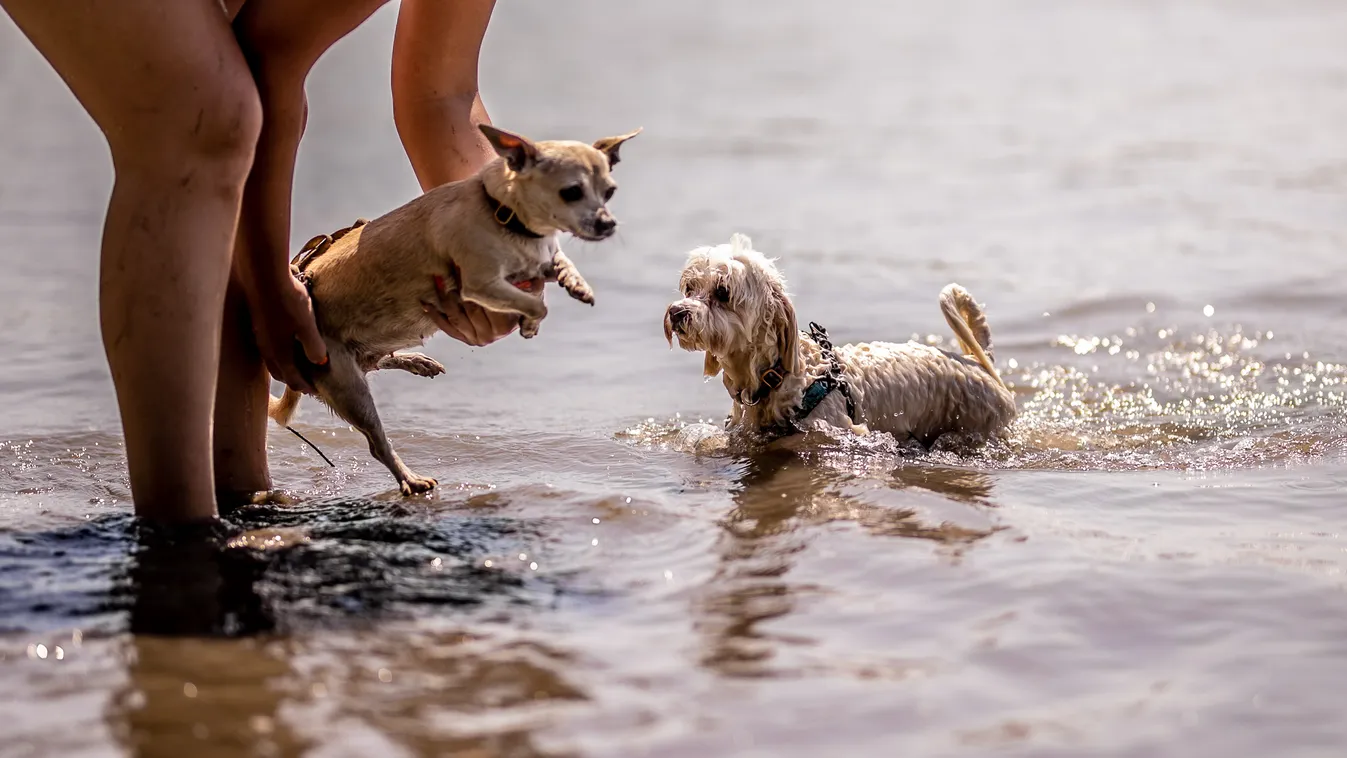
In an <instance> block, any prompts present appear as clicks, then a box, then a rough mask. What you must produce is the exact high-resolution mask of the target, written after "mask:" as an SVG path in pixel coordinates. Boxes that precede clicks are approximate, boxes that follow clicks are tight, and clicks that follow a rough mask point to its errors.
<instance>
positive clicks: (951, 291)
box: [940, 284, 1006, 388]
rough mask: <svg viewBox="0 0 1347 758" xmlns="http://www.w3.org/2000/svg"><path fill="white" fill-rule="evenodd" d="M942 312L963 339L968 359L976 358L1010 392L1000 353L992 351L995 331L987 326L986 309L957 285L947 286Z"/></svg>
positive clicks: (942, 293)
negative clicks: (998, 362) (1001, 370)
mask: <svg viewBox="0 0 1347 758" xmlns="http://www.w3.org/2000/svg"><path fill="white" fill-rule="evenodd" d="M940 312H941V313H943V314H945V321H946V322H947V323H948V324H949V328H951V329H953V330H954V336H956V337H958V338H959V345H960V347H961V348H962V349H963V353H964V355H971V356H972V357H973V358H976V359H977V362H978V363H979V364H981V365H982V368H983V369H985V370H986V371H987V373H988V374H991V375H992V378H993V379H995V380H996V383H997V384H999V385H1001V387H1002V388H1006V383H1005V381H1004V380H1002V379H1001V374H1000V373H998V372H997V370H996V364H995V363H994V361H995V360H996V358H995V355H996V352H995V350H994V349H993V348H992V329H991V327H990V326H988V325H987V314H985V313H983V311H982V306H981V305H978V302H977V301H976V300H974V299H973V295H972V294H970V293H969V292H968V290H966V289H964V288H963V287H960V286H959V285H957V284H949V285H946V286H945V288H944V289H943V290H941V291H940Z"/></svg>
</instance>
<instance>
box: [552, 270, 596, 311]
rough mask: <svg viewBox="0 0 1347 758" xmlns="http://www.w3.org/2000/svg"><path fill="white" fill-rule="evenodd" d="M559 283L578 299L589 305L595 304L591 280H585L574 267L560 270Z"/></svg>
mask: <svg viewBox="0 0 1347 758" xmlns="http://www.w3.org/2000/svg"><path fill="white" fill-rule="evenodd" d="M557 284H560V285H561V288H562V289H564V290H566V293H567V294H568V295H570V296H571V297H573V298H575V299H576V300H579V301H580V302H582V303H585V304H587V305H593V304H594V290H592V289H590V287H589V282H587V281H585V278H584V277H583V276H580V272H579V271H576V270H575V268H574V267H568V268H564V269H562V270H561V271H560V272H558V276H557Z"/></svg>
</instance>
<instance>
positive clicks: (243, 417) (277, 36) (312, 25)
mask: <svg viewBox="0 0 1347 758" xmlns="http://www.w3.org/2000/svg"><path fill="white" fill-rule="evenodd" d="M384 2H386V0H319V1H315V0H268V2H266V3H259V2H255V1H254V2H248V3H238V2H237V0H235V3H236V6H237V5H241V6H242V10H241V11H240V12H239V13H238V15H237V17H236V19H235V23H234V30H235V33H236V36H237V39H238V44H239V45H240V46H241V48H242V49H243V51H244V53H245V58H246V59H247V61H248V63H249V66H250V68H251V70H252V73H253V76H254V79H255V81H256V83H257V86H258V90H259V95H260V97H261V100H262V108H263V111H264V112H265V114H266V119H265V121H264V123H263V126H262V131H261V135H260V136H259V139H258V146H257V155H256V160H255V161H254V164H253V169H252V172H251V173H250V175H249V177H248V182H247V189H246V191H245V194H244V199H243V204H242V208H243V210H242V217H241V219H240V224H239V240H238V245H237V247H236V252H235V259H234V263H235V265H234V270H233V276H232V278H231V283H230V297H229V299H228V300H227V302H226V311H225V333H224V335H223V337H222V342H221V354H220V376H219V388H218V391H217V394H216V405H215V414H216V415H215V418H216V425H215V466H216V471H215V478H216V489H217V496H218V497H220V498H221V500H222V502H223V501H228V502H229V503H231V504H234V503H242V502H252V501H255V500H256V499H257V498H258V495H259V493H264V492H266V491H267V490H269V489H270V488H271V473H270V470H269V468H268V465H267V428H268V419H267V399H268V395H269V392H270V386H271V372H269V371H268V369H267V366H266V363H265V362H264V355H263V350H261V349H260V348H259V346H258V339H257V337H256V336H255V335H257V334H258V329H257V326H258V324H257V322H256V321H255V319H257V318H259V317H261V318H263V319H265V318H267V316H268V314H267V311H268V310H269V309H274V306H275V304H276V303H277V302H278V301H279V300H281V299H282V298H283V297H284V295H285V294H289V293H275V292H271V291H270V287H269V286H268V283H269V282H270V283H271V284H273V285H274V283H275V282H277V281H281V282H288V281H289V279H290V275H289V271H288V268H287V264H288V262H289V259H290V251H289V244H290V207H291V195H292V192H293V183H294V169H295V156H296V153H297V152H298V149H299V141H300V139H301V138H302V136H303V134H304V130H305V127H306V125H307V117H308V107H307V102H306V99H305V96H304V80H305V78H306V77H307V76H308V73H309V70H310V69H311V68H312V67H313V64H314V63H315V62H316V61H317V60H318V58H319V56H321V55H322V54H323V53H324V52H326V51H327V49H328V48H329V47H331V46H332V45H333V44H334V43H336V42H337V40H339V39H341V38H342V37H344V36H345V35H346V34H348V33H349V32H350V31H351V30H353V29H355V28H356V27H357V26H359V25H360V24H361V23H362V22H363V21H364V20H365V19H366V18H368V17H369V15H370V14H371V13H373V12H374V11H375V10H376V9H378V7H379V6H381V5H383V4H384ZM235 9H236V10H237V8H235ZM285 337H286V335H285V334H284V332H281V333H280V334H279V335H278V336H276V337H275V340H274V341H276V342H278V343H279V342H282V341H284V340H285ZM286 347H288V345H285V346H281V345H277V346H276V347H275V348H273V349H276V350H284V349H286Z"/></svg>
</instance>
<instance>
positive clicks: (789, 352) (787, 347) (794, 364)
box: [772, 286, 800, 374]
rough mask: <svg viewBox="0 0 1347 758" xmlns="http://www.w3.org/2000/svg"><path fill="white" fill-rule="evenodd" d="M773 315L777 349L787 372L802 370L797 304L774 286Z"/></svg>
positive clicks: (792, 372)
mask: <svg viewBox="0 0 1347 758" xmlns="http://www.w3.org/2000/svg"><path fill="white" fill-rule="evenodd" d="M772 300H773V310H774V313H773V316H772V319H773V321H774V322H775V323H774V324H773V326H774V327H775V328H776V349H777V353H778V354H779V355H780V356H781V365H782V366H784V367H785V369H786V373H791V374H794V373H799V371H800V329H799V327H798V326H796V324H795V306H794V305H791V302H790V298H789V297H788V296H787V295H786V293H785V291H784V290H782V289H781V288H780V287H777V286H773V287H772Z"/></svg>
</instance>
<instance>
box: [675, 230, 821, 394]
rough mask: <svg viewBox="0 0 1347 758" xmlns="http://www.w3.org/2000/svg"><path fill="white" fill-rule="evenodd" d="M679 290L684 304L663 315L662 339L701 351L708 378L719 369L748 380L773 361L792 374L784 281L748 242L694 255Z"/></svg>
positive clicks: (794, 364)
mask: <svg viewBox="0 0 1347 758" xmlns="http://www.w3.org/2000/svg"><path fill="white" fill-rule="evenodd" d="M678 286H679V290H680V291H681V292H682V295H683V298H682V299H681V300H678V301H676V302H673V303H671V304H670V305H669V307H668V308H667V309H666V310H665V312H664V336H665V338H666V339H668V340H669V342H670V344H672V343H673V338H674V337H675V336H677V337H678V346H679V347H681V348H683V349H684V350H690V351H698V350H700V351H704V352H705V353H706V365H705V373H706V375H707V376H715V375H716V374H717V373H719V372H720V370H721V369H722V368H724V369H725V370H726V372H727V373H733V374H736V375H752V374H753V373H754V371H755V370H760V369H761V368H762V367H764V366H769V365H771V364H772V363H773V362H775V361H776V360H777V359H778V358H780V359H781V362H782V364H783V365H784V366H785V368H786V370H787V371H795V370H797V368H798V363H799V335H798V331H797V328H796V324H795V308H794V307H793V306H792V305H791V303H790V298H789V297H788V296H787V294H786V282H785V279H784V278H783V277H782V276H781V273H780V272H779V271H777V268H776V265H775V264H774V263H773V262H772V261H771V259H769V258H767V257H766V256H764V255H763V254H762V253H760V252H758V251H756V250H754V249H753V244H752V242H751V241H750V240H749V239H748V238H747V237H745V236H744V235H741V234H736V235H734V236H733V237H732V238H731V241H730V243H729V244H728V245H716V246H714V247H699V248H697V249H695V250H693V251H692V252H691V253H690V254H689V255H688V261H687V264H686V265H685V266H684V267H683V273H682V276H681V277H680V278H679V284H678Z"/></svg>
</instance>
